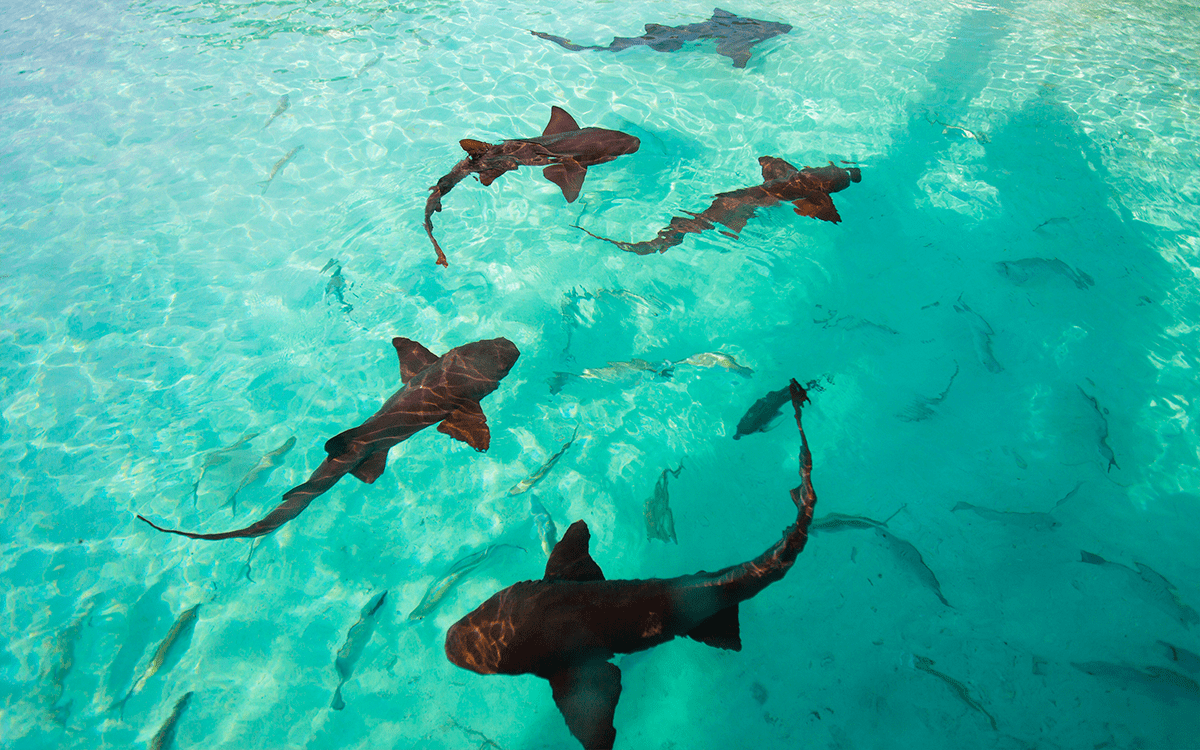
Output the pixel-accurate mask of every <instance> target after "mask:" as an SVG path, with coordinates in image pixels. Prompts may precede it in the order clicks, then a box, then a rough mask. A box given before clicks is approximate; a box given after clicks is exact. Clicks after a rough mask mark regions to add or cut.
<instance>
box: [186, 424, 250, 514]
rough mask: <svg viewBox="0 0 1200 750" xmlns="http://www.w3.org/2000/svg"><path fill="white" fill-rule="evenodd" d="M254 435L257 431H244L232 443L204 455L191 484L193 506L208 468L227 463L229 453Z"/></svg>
mask: <svg viewBox="0 0 1200 750" xmlns="http://www.w3.org/2000/svg"><path fill="white" fill-rule="evenodd" d="M256 437H258V433H257V432H244V433H242V436H241V437H240V438H238V439H237V440H236V441H234V442H233V443H231V444H229V445H227V446H225V447H224V448H218V449H217V450H215V451H211V452H209V453H206V454H205V455H204V463H203V464H201V466H200V476H198V477H196V483H195V484H193V485H192V507H193V508H195V507H196V502H197V500H198V497H199V494H200V480H202V479H204V475H205V474H206V473H208V470H209V469H211V468H213V467H215V466H220V465H222V464H224V463H227V462H228V461H229V454H230V453H233V452H234V451H237V450H241V449H242V448H244V447H245V446H246V443H249V442H250V441H251V440H253V439H254V438H256Z"/></svg>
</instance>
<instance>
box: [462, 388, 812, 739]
mask: <svg viewBox="0 0 1200 750" xmlns="http://www.w3.org/2000/svg"><path fill="white" fill-rule="evenodd" d="M791 397H792V405H793V407H794V409H795V412H796V426H797V428H799V430H800V477H801V482H800V486H799V487H796V488H795V489H793V490H792V491H791V496H792V501H793V502H794V503H795V504H796V522H795V523H793V524H792V525H791V526H789V527H788V529H787V530H786V531H785V532H784V534H783V538H782V539H781V540H779V541H778V542H776V543H775V544H774V545H772V546H771V548H770V549H768V550H767V551H766V552H764V553H763V554H761V555H759V556H758V557H756V558H755V559H753V560H750V561H748V562H745V563H741V564H739V565H733V566H730V567H728V568H725V569H723V570H719V571H717V572H715V573H707V572H700V573H695V574H693V575H685V576H680V577H678V578H650V579H645V580H630V581H606V580H605V579H604V573H603V572H601V570H600V566H598V565H597V564H596V562H595V561H594V560H593V559H592V557H591V555H590V554H588V539H589V537H590V535H589V532H588V527H587V524H586V523H585V522H583V521H576V522H575V523H573V524H571V527H570V528H569V529H567V532H566V533H565V534H564V535H563V538H562V540H561V541H559V543H558V544H557V545H556V546H555V547H554V551H553V552H552V553H551V555H550V560H549V562H548V563H547V564H546V575H545V578H543V579H542V580H540V581H522V582H520V583H516V584H513V585H512V586H509V587H508V588H506V589H504V590H503V591H500V592H499V593H497V594H496V595H494V596H493V597H492V598H490V599H488V600H487V601H486V602H484V603H483V604H481V605H480V606H479V608H478V609H476V610H475V611H474V612H472V613H471V614H469V615H467V616H466V617H464V618H462V619H461V620H459V621H458V622H456V623H455V624H454V625H453V626H451V628H450V630H449V632H447V633H446V656H447V657H448V658H449V659H450V661H452V662H453V663H455V664H457V665H458V666H460V667H462V668H464V669H469V670H471V671H473V672H478V673H479V674H512V675H517V674H534V675H537V676H538V677H542V678H544V679H547V680H549V681H550V686H551V688H552V689H553V691H554V702H555V703H556V704H557V705H558V708H559V710H560V711H561V712H562V714H563V717H564V718H566V720H567V726H568V727H569V728H570V730H571V733H572V734H574V735H575V737H576V738H578V739H579V741H580V742H581V743H582V744H583V746H584V747H585V748H587V750H606V749H607V748H611V747H612V746H613V742H614V741H615V739H616V734H617V732H616V729H614V728H613V723H612V721H613V712H614V711H615V710H616V706H617V699H618V698H619V697H620V694H621V670H620V669H619V668H618V667H617V666H616V665H614V664H612V663H610V662H609V661H608V660H609V659H611V658H612V657H613V655H614V654H617V653H633V652H636V651H644V650H646V649H649V648H652V647H654V646H657V645H659V644H662V643H666V642H667V641H670V640H672V639H673V638H676V637H678V636H688V637H689V638H693V639H695V640H697V641H700V642H701V643H706V644H708V645H710V646H715V647H717V648H725V649H731V650H734V651H739V650H741V647H742V641H741V634H740V629H739V626H738V605H739V603H740V602H743V601H746V600H747V599H750V598H751V597H753V596H755V595H756V594H758V593H759V592H760V591H762V590H763V589H764V588H766V587H767V586H769V585H770V584H772V583H774V582H776V581H779V580H780V579H782V578H783V577H784V575H785V574H787V572H788V570H790V569H791V567H792V565H793V563H795V561H796V557H797V555H799V554H800V552H801V551H802V550H803V549H804V545H805V543H806V542H807V541H808V525H809V523H810V522H811V521H812V514H813V506H814V505H815V503H816V501H817V498H816V494H815V493H814V492H813V487H812V481H811V479H810V474H811V472H812V454H811V453H810V452H809V449H808V441H807V439H806V438H805V436H804V427H803V426H802V425H801V424H800V408H801V404H802V403H803V402H804V401H806V400H807V395H806V394H805V392H804V389H803V388H801V387H800V385H799V384H798V383H797V382H796V381H795V380H793V381H792V382H791Z"/></svg>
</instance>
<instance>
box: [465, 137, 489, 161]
mask: <svg viewBox="0 0 1200 750" xmlns="http://www.w3.org/2000/svg"><path fill="white" fill-rule="evenodd" d="M458 145H460V146H462V150H463V151H466V152H467V155H468V156H470V157H471V158H472V159H478V158H479V157H480V156H483V155H484V154H486V153H487V152H488V149H490V148H491V147H492V144H490V143H484V142H483V141H477V140H474V139H473V138H463V139H462V140H461V141H459V142H458Z"/></svg>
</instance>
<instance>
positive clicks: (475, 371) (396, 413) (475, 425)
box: [138, 337, 521, 539]
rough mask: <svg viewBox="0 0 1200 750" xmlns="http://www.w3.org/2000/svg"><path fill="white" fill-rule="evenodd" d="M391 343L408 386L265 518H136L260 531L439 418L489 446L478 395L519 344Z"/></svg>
mask: <svg viewBox="0 0 1200 750" xmlns="http://www.w3.org/2000/svg"><path fill="white" fill-rule="evenodd" d="M392 346H394V347H395V348H396V354H397V355H398V356H399V358H400V381H401V382H402V383H404V387H402V388H401V389H400V390H398V391H396V392H395V393H394V394H392V397H391V398H389V399H388V400H387V401H385V402H384V404H383V406H382V407H380V409H379V411H377V412H375V415H374V416H372V417H371V418H370V419H368V420H367V421H366V422H363V423H362V424H361V425H359V426H358V427H354V428H351V429H349V430H346V431H345V432H342V433H340V434H338V435H335V436H333V437H332V438H330V439H329V440H328V441H327V442H326V443H325V452H326V453H328V454H329V455H328V457H327V458H326V459H325V460H324V461H323V462H322V463H321V465H320V466H318V467H317V470H316V471H314V472H313V473H312V476H310V477H309V478H308V481H307V482H305V483H304V484H301V485H299V486H297V487H293V488H292V489H291V490H288V492H287V493H285V494H284V496H283V502H281V503H280V504H279V506H278V507H276V508H275V510H273V511H271V512H270V513H268V514H267V516H266V517H265V518H263V519H262V520H260V521H257V522H255V523H253V524H251V525H249V526H247V527H246V528H244V529H237V530H236V531H226V532H222V533H219V534H194V533H192V532H188V531H179V530H176V529H164V528H163V527H161V526H158V525H157V524H154V523H152V522H151V521H149V520H148V519H146V518H145V517H144V516H140V515H139V516H138V518H139V519H141V520H143V521H145V522H146V523H148V524H150V525H151V526H153V527H154V528H156V529H158V530H159V531H165V532H167V533H170V534H179V535H180V536H186V537H190V538H192V539H232V538H235V537H255V536H262V535H264V534H270V533H271V532H272V531H274V530H275V529H278V528H279V527H280V526H282V525H284V524H285V523H287V522H288V521H290V520H292V519H293V518H295V517H296V516H298V515H300V513H301V512H302V511H303V510H304V509H305V508H307V507H308V504H309V503H311V502H312V501H313V500H315V499H316V498H317V497H318V496H320V495H322V494H324V493H325V492H326V491H327V490H329V488H331V487H333V485H335V484H337V483H338V480H339V479H341V478H342V477H344V476H346V475H347V474H353V475H354V476H355V477H357V478H358V479H360V480H362V481H364V482H366V483H367V484H371V483H373V482H374V481H375V480H376V479H378V478H379V475H380V474H382V473H383V469H384V467H385V464H386V462H387V454H388V451H389V450H390V449H391V448H392V446H394V445H397V444H399V443H402V442H404V441H405V440H407V439H409V438H410V437H412V436H413V435H415V434H416V433H418V432H420V431H421V430H423V429H425V428H426V427H429V426H431V425H435V424H437V423H438V422H441V425H439V426H438V432H444V433H446V434H447V435H449V436H450V437H452V438H454V439H456V440H461V441H463V442H464V443H466V444H467V445H469V446H471V447H472V448H474V449H475V450H477V451H486V450H487V449H488V444H489V443H490V441H491V433H490V432H489V431H488V426H487V418H486V417H484V415H483V409H482V408H480V406H479V400H480V399H481V398H483V397H484V396H486V395H488V394H489V393H491V392H492V391H494V390H496V388H497V387H498V386H499V385H500V381H501V380H502V379H503V378H504V376H505V375H507V374H508V371H509V370H511V369H512V366H513V365H514V364H515V363H516V361H517V357H519V356H521V353H520V352H519V351H517V347H516V346H515V345H513V343H512V342H511V341H509V340H508V339H505V338H497V339H488V340H485V341H475V342H472V343H470V344H463V345H462V346H457V347H455V348H453V349H451V350H450V351H448V352H446V353H445V354H443V355H442V356H440V357H439V356H437V355H436V354H434V353H433V352H431V351H429V350H428V349H426V348H425V347H423V346H421V345H420V344H418V343H417V342H415V341H412V340H410V339H406V338H401V337H396V338H394V339H392Z"/></svg>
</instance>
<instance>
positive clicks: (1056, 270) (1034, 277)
mask: <svg viewBox="0 0 1200 750" xmlns="http://www.w3.org/2000/svg"><path fill="white" fill-rule="evenodd" d="M996 271H997V272H998V273H999V274H1000V275H1001V276H1003V277H1005V278H1006V279H1008V280H1009V281H1011V282H1012V283H1014V284H1016V285H1017V286H1025V285H1026V284H1031V283H1045V282H1046V281H1047V280H1049V279H1052V278H1054V277H1055V276H1063V277H1066V278H1067V279H1068V280H1069V281H1070V282H1071V283H1073V284H1074V285H1075V286H1076V287H1077V288H1079V289H1087V288H1088V287H1090V286H1094V285H1095V283H1096V282H1095V280H1094V279H1093V278H1092V277H1091V276H1088V275H1087V274H1086V273H1084V272H1083V271H1080V270H1079V269H1078V268H1071V267H1070V266H1068V265H1067V264H1066V263H1063V262H1062V261H1061V260H1059V259H1058V258H1021V259H1020V260H1002V261H1000V262H999V263H997V264H996Z"/></svg>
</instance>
